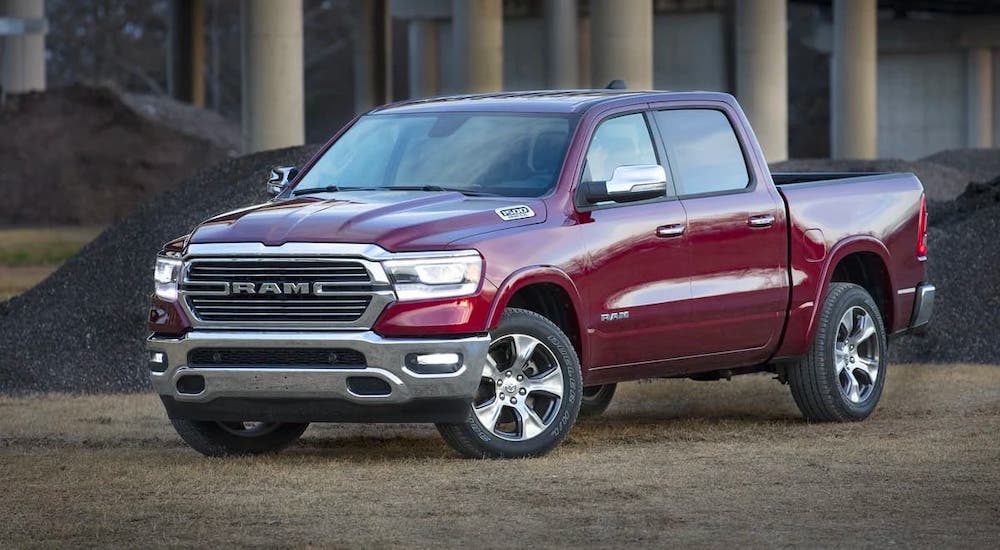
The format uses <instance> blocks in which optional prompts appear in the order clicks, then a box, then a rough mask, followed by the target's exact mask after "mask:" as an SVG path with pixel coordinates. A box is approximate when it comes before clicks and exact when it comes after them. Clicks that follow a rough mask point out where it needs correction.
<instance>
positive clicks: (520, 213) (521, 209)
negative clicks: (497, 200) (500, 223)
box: [495, 204, 535, 222]
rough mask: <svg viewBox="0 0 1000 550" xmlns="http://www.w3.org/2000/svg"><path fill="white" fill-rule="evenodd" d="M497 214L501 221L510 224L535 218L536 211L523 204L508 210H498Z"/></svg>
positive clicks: (507, 208) (509, 207)
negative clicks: (514, 221)
mask: <svg viewBox="0 0 1000 550" xmlns="http://www.w3.org/2000/svg"><path fill="white" fill-rule="evenodd" d="M495 212H496V213H497V216H500V219H501V220H504V221H508V222H509V221H513V220H523V219H524V218H534V217H535V211H534V210H532V209H531V208H529V207H527V206H525V205H523V204H519V205H517V206H508V207H506V208H497V209H496V210H495Z"/></svg>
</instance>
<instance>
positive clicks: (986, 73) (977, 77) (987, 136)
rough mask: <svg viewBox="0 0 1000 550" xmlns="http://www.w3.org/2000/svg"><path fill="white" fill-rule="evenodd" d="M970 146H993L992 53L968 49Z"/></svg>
mask: <svg viewBox="0 0 1000 550" xmlns="http://www.w3.org/2000/svg"><path fill="white" fill-rule="evenodd" d="M966 75H967V79H966V90H967V92H968V100H967V101H966V109H967V120H968V131H969V133H968V141H967V144H968V146H969V147H993V144H994V141H993V53H992V52H991V51H990V50H989V48H977V49H974V50H969V53H968V65H967V69H966Z"/></svg>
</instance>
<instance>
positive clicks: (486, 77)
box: [451, 0, 503, 93]
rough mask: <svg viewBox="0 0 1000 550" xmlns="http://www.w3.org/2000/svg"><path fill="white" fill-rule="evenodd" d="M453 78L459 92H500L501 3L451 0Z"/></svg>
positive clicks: (501, 80)
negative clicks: (455, 78)
mask: <svg viewBox="0 0 1000 550" xmlns="http://www.w3.org/2000/svg"><path fill="white" fill-rule="evenodd" d="M451 11H452V35H453V38H452V47H453V48H454V59H455V75H456V77H457V80H458V87H459V89H460V90H461V91H463V92H473V93H474V92H497V91H501V90H503V2H502V0H452V3H451Z"/></svg>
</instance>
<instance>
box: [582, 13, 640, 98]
mask: <svg viewBox="0 0 1000 550" xmlns="http://www.w3.org/2000/svg"><path fill="white" fill-rule="evenodd" d="M590 60H591V65H590V81H591V84H592V85H593V86H594V87H595V88H603V87H605V86H607V85H608V83H609V82H611V81H612V80H615V79H622V80H624V81H625V84H626V85H628V87H629V88H632V89H636V90H643V89H646V90H648V89H652V87H653V0H628V1H622V0H591V1H590Z"/></svg>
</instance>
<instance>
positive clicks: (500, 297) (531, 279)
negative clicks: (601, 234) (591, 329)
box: [488, 265, 585, 331]
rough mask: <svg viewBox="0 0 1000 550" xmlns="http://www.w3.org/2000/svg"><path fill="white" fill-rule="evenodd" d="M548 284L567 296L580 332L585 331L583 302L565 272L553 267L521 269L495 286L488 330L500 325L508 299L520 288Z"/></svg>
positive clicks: (539, 266)
mask: <svg viewBox="0 0 1000 550" xmlns="http://www.w3.org/2000/svg"><path fill="white" fill-rule="evenodd" d="M543 283H550V284H554V285H557V286H559V287H560V288H562V289H563V290H564V291H566V294H567V295H568V296H569V299H570V301H571V302H572V303H573V311H575V312H576V317H577V323H578V324H579V326H580V330H581V331H583V330H585V327H584V324H583V323H582V322H581V321H582V319H581V317H580V312H581V311H583V309H581V308H582V306H583V301H582V299H581V298H580V292H579V291H578V290H577V288H576V284H575V283H573V280H572V279H570V277H569V275H567V274H566V272H565V271H563V270H561V269H559V268H558V267H554V266H541V265H538V266H529V267H524V268H521V269H519V270H517V271H515V272H514V273H511V274H510V275H509V276H508V277H507V278H506V279H504V280H503V282H502V283H500V284H499V285H497V293H496V297H495V298H494V299H493V306H492V308H491V309H490V315H489V321H488V326H489V328H491V329H492V328H496V326H497V325H498V324H500V319H501V318H502V317H503V311H504V309H506V308H507V304H508V303H509V302H510V299H511V298H512V297H513V296H514V295H515V294H517V291H518V290H521V289H522V288H524V287H526V286H528V285H533V284H543Z"/></svg>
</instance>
